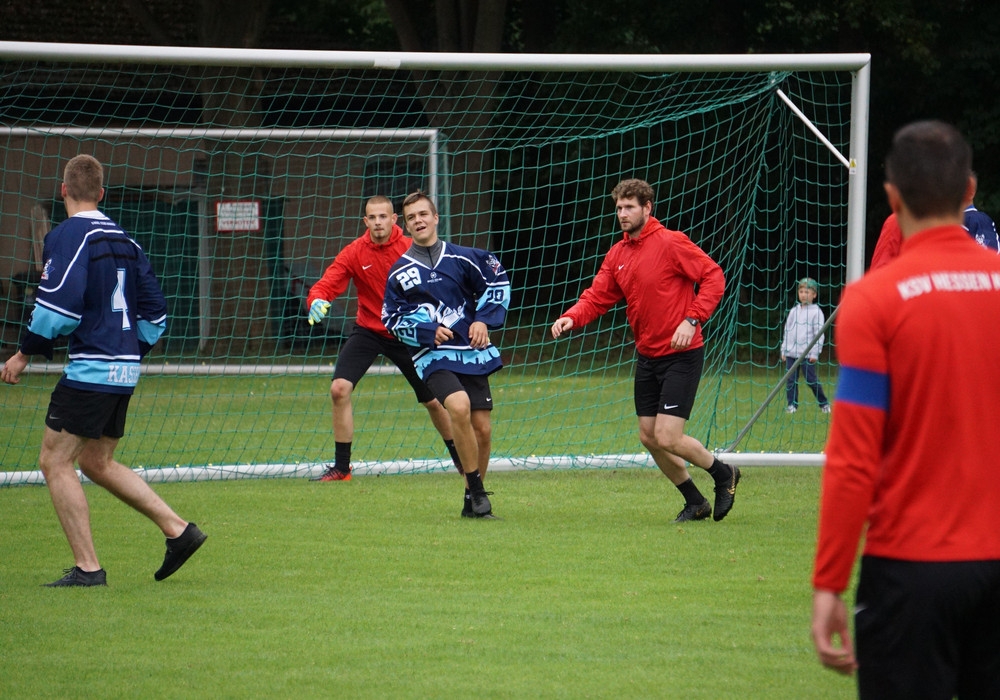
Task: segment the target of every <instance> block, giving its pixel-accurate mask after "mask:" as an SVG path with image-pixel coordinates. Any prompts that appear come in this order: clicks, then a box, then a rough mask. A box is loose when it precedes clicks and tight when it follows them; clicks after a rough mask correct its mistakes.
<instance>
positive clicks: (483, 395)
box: [426, 369, 493, 411]
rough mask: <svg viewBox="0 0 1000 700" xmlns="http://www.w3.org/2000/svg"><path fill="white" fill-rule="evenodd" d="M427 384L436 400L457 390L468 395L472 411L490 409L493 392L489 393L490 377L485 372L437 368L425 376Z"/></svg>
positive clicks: (442, 398) (442, 403) (491, 408)
mask: <svg viewBox="0 0 1000 700" xmlns="http://www.w3.org/2000/svg"><path fill="white" fill-rule="evenodd" d="M426 381H427V386H429V387H430V389H431V391H432V392H434V396H436V397H437V400H438V401H440V402H441V405H444V400H445V399H446V398H448V397H449V396H451V395H452V394H454V393H456V392H458V391H464V392H465V393H466V394H468V395H469V406H470V407H471V408H472V410H473V411H492V410H493V394H491V393H490V378H489V375H486V374H456V373H455V372H449V371H448V370H446V369H439V370H438V371H437V372H434V373H433V374H432V375H430V376H429V377H427V380H426Z"/></svg>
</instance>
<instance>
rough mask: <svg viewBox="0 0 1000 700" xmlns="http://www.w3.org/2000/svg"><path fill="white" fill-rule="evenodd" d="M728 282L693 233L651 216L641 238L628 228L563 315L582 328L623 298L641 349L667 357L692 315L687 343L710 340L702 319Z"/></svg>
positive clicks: (636, 340) (710, 311)
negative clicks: (693, 322) (692, 330)
mask: <svg viewBox="0 0 1000 700" xmlns="http://www.w3.org/2000/svg"><path fill="white" fill-rule="evenodd" d="M696 284H697V285H698V293H697V294H695V285H696ZM725 286H726V279H725V277H724V276H723V274H722V268H721V267H719V266H718V264H716V262H715V261H714V260H712V259H711V258H710V257H708V255H706V254H705V252H704V251H703V250H702V249H701V248H699V247H698V246H696V245H695V244H694V243H693V242H692V241H691V239H690V238H688V237H687V236H685V235H684V234H683V233H681V232H680V231H671V230H669V229H667V228H665V227H664V226H663V224H661V223H660V222H659V221H658V220H656V219H655V218H653V217H649V220H648V221H647V222H646V225H645V226H644V227H643V229H642V232H641V233H640V234H639V237H638V238H636V239H635V240H632V239H631V238H629V236H628V234H627V233H625V234H623V236H622V240H620V241H618V242H617V243H615V244H614V245H613V246H612V247H611V250H609V251H608V254H607V255H606V256H605V258H604V262H603V263H601V268H600V269H599V270H598V271H597V275H596V276H595V277H594V281H593V283H592V284H591V285H590V288H589V289H587V290H586V291H585V292H584V293H583V294H582V295H580V301H578V302H577V303H576V304H574V305H573V306H572V307H570V309H569V310H568V311H566V313H564V314H563V316H568V317H569V318H571V319H573V327H574V328H580V327H581V326H585V325H587V324H588V323H590V322H591V321H593V320H594V319H596V318H597V317H598V316H601V315H602V314H604V313H606V312H607V311H608V310H609V309H610V308H611V307H612V306H614V305H615V304H617V303H618V302H619V301H621V300H622V299H624V300H625V304H626V315H627V316H628V322H629V325H630V326H631V327H632V333H633V335H634V336H635V347H636V350H638V352H639V353H640V354H642V355H644V356H646V357H663V356H664V355H670V354H672V353H675V352H677V350H674V349H672V348H671V347H670V341H671V339H672V338H673V336H674V331H676V330H677V326H679V325H680V324H681V323H682V322H683V321H684V319H685V318H687V317H691V318H696V319H698V321H699V325H698V327H697V328H696V329H695V334H694V337H693V338H692V339H691V345H690V346H689V347H688V348H687V349H688V350H693V349H695V348H700V347H701V346H702V345H704V344H705V341H704V338H703V337H702V334H701V323H704V322H705V321H707V320H708V318H709V316H711V315H712V312H714V311H715V308H716V307H717V306H718V305H719V301H721V299H722V293H723V292H724V291H725Z"/></svg>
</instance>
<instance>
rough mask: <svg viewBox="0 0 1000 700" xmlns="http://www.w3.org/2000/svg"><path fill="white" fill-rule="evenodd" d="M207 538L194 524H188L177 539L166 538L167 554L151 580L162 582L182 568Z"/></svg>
mask: <svg viewBox="0 0 1000 700" xmlns="http://www.w3.org/2000/svg"><path fill="white" fill-rule="evenodd" d="M207 538H208V535H206V534H205V533H204V532H202V531H201V530H199V529H198V526H197V525H195V524H194V523H188V525H187V527H186V528H184V532H182V533H181V534H180V536H179V537H173V538H170V537H168V538H167V553H166V554H165V555H164V556H163V566H161V567H160V570H159V571H157V572H156V573H155V574H153V578H155V579H156V580H157V581H162V580H163V579H165V578H166V577H167V576H170V574H172V573H174V572H175V571H177V569H179V568H181V567H182V566H184V562H186V561H187V560H188V559H190V558H191V555H192V554H194V553H195V552H197V551H198V547H200V546H201V545H202V543H204V542H205V540H206V539H207Z"/></svg>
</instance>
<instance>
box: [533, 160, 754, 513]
mask: <svg viewBox="0 0 1000 700" xmlns="http://www.w3.org/2000/svg"><path fill="white" fill-rule="evenodd" d="M611 197H612V199H614V200H615V208H616V211H617V214H618V223H619V225H620V226H621V228H622V231H623V233H624V235H623V237H622V240H620V241H618V242H617V243H615V245H614V246H612V247H611V250H610V251H608V254H607V256H606V257H605V258H604V262H603V263H602V264H601V268H600V270H598V271H597V276H596V277H594V281H593V283H592V284H591V285H590V288H589V289H587V290H586V291H585V292H584V293H583V294H582V295H581V296H580V300H579V301H578V302H577V303H576V304H574V305H573V306H572V307H571V308H570V309H569V310H568V311H566V313H564V314H563V315H562V316H560V317H559V318H558V319H556V322H555V323H553V324H552V337H553V338H558V337H559V336H560V335H562V334H563V333H565V332H566V331H568V330H570V329H571V328H580V327H582V326H585V325H587V324H588V323H590V322H591V321H593V320H594V319H596V318H597V317H598V316H601V315H602V314H604V313H606V312H607V311H608V310H609V309H611V307H612V306H614V305H615V304H617V303H618V302H619V301H621V300H622V299H624V300H625V304H626V314H627V316H628V322H629V325H630V326H631V327H632V333H633V335H634V336H635V347H636V351H637V352H638V359H637V362H636V371H635V412H636V415H637V416H638V417H639V440H640V441H641V442H642V444H643V446H644V447H645V448H646V449H647V450H649V453H650V454H651V455H652V457H653V461H654V462H656V466H658V467H659V468H660V471H662V472H663V474H664V475H665V476H666V477H667V478H668V479H670V481H671V482H672V483H673V484H674V486H676V487H677V489H678V490H679V491H680V492H681V494H682V495H683V496H684V503H685V505H684V508H683V510H681V512H680V513H679V514H678V515H677V518H676V520H675V521H674V522H685V521H688V520H704V519H706V518H708V516H710V515H712V506H711V504H709V502H708V500H707V499H706V498H705V497H704V496H703V495H702V493H701V491H699V490H698V487H697V486H695V484H694V481H692V479H691V475H690V474H689V473H688V470H687V466H686V463H687V462H690V463H691V464H693V465H695V466H697V467H701V468H702V469H705V470H706V471H708V473H709V474H711V476H712V479H713V480H714V482H715V516H714V517H715V520H722V519H723V518H724V517H726V515H727V514H728V513H729V511H730V510H731V509H732V507H733V501H734V499H735V497H736V485H737V484H738V483H739V481H740V470H739V469H738V468H736V467H731V466H729V465H728V464H725V463H724V462H720V461H719V460H718V459H716V458H715V456H714V455H712V453H711V452H709V451H708V450H707V449H705V446H704V445H702V444H701V443H700V442H698V440H696V439H695V438H693V437H691V436H690V435H685V434H684V425H685V423H687V420H688V418H690V417H691V408H692V407H693V406H694V398H695V393H696V392H697V390H698V382H699V381H700V380H701V369H702V366H703V364H704V360H705V349H704V341H703V339H702V334H701V324H703V323H704V322H705V321H707V320H708V317H709V316H711V315H712V312H713V311H715V307H716V306H718V305H719V301H720V300H721V299H722V293H723V291H724V290H725V284H726V280H725V278H724V277H723V274H722V268H720V267H719V266H718V265H717V264H716V263H715V261H714V260H712V259H711V258H710V257H708V255H706V254H705V252H704V251H702V249H701V248H699V247H698V246H696V245H695V244H694V243H693V242H692V241H691V239H690V238H688V237H687V236H685V235H684V234H683V233H681V232H680V231H670V230H667V229H666V228H665V227H664V226H663V224H661V223H660V222H659V221H657V220H656V219H655V218H653V216H652V211H653V188H652V187H650V186H649V184H648V183H646V182H645V181H643V180H623V181H622V182H620V183H619V184H618V186H617V187H615V188H614V189H613V190H612V191H611ZM696 286H697V292H696V291H695V288H696Z"/></svg>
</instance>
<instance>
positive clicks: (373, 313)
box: [306, 226, 412, 338]
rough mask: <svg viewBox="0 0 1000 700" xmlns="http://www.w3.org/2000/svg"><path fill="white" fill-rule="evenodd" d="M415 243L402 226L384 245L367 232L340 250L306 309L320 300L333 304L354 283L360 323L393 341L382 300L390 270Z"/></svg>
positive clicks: (310, 297)
mask: <svg viewBox="0 0 1000 700" xmlns="http://www.w3.org/2000/svg"><path fill="white" fill-rule="evenodd" d="M410 243H412V241H411V240H410V238H409V237H408V236H404V235H403V229H401V228H400V227H399V226H393V227H392V233H390V234H389V240H388V241H386V242H385V243H384V244H383V245H376V244H375V242H374V241H372V238H371V233H370V232H368V231H365V232H364V234H363V235H362V236H361V237H360V238H357V239H355V240H353V241H351V242H350V243H348V244H347V246H346V247H345V248H344V249H343V250H342V251H340V254H339V255H337V257H336V258H334V260H333V263H331V264H330V267H328V268H326V272H324V273H323V276H322V277H321V278H320V280H319V281H318V282H317V283H316V284H314V285H313V286H312V287H311V288H310V289H309V296H308V297H307V298H306V307H307V308H308V307H310V306H312V303H313V302H314V301H315V300H316V299H324V300H326V301H333V300H334V299H336V298H337V297H339V296H340V295H341V294H343V293H344V292H345V291H347V285H348V284H349V283H350V281H351V280H352V279H353V280H354V286H355V288H356V289H357V290H358V315H357V324H358V325H359V326H361V327H362V328H367V329H368V330H370V331H374V332H375V333H378V334H379V335H382V336H385V337H386V338H392V337H393V336H392V335H390V333H389V331H387V330H386V329H385V326H383V325H382V299H383V298H384V297H385V281H386V280H387V279H388V277H389V268H390V267H392V264H393V263H394V262H396V261H397V260H399V258H400V257H401V256H402V255H403V253H405V252H406V251H407V250H408V249H409V247H410Z"/></svg>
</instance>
